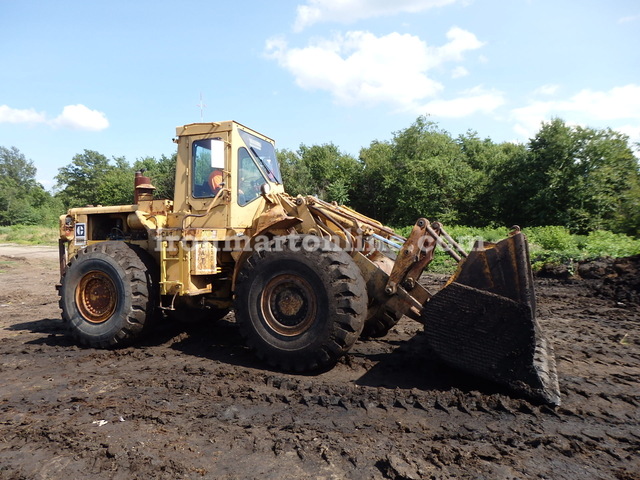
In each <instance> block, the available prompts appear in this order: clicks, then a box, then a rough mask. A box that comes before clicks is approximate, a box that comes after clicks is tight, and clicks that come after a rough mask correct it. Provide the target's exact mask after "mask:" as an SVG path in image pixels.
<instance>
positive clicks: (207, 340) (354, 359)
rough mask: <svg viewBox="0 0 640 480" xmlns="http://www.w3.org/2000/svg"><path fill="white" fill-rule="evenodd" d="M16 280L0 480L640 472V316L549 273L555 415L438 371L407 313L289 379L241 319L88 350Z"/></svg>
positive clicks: (8, 319)
mask: <svg viewBox="0 0 640 480" xmlns="http://www.w3.org/2000/svg"><path fill="white" fill-rule="evenodd" d="M9 273H10V274H11V272H9ZM50 276H51V278H52V279H53V278H54V276H55V275H53V274H51V275H50ZM45 277H46V275H45ZM5 278H6V282H7V284H10V283H11V281H12V280H13V279H12V278H10V277H5ZM19 279H21V280H20V281H21V282H22V283H21V284H20V285H22V286H21V287H20V288H21V289H22V290H21V292H22V293H21V294H20V295H21V301H23V302H24V304H20V305H10V306H8V307H3V308H4V309H5V310H0V315H2V316H1V317H0V318H1V322H2V323H1V327H2V330H1V331H2V336H1V337H0V355H1V356H2V358H3V362H2V364H1V365H0V375H1V376H2V379H3V383H2V386H0V478H3V479H4V478H7V479H14V478H25V479H31V478H62V477H64V476H66V477H70V478H80V477H82V478H96V479H102V478H105V479H106V478H109V479H111V478H116V479H118V478H122V479H125V478H126V479H129V478H166V479H170V478H171V479H175V478H194V479H195V478H198V479H199V478H267V479H268V478H273V479H276V478H277V479H281V478H358V479H359V478H376V479H377V478H388V479H400V478H405V479H406V478H408V479H412V478H438V479H440V478H487V479H489V478H491V479H493V478H531V477H533V478H554V479H564V478H566V479H573V478H584V479H591V478H605V479H625V480H628V479H634V478H635V479H637V478H640V477H639V476H638V473H637V472H639V471H640V464H639V463H638V458H639V455H638V454H639V453H640V433H638V432H640V428H639V426H640V413H639V410H640V409H639V408H638V407H639V406H640V395H639V389H638V378H640V375H639V374H640V370H639V369H640V350H639V348H638V345H639V344H640V340H639V338H638V323H640V313H639V310H638V308H636V307H635V306H633V305H628V306H626V307H625V308H620V307H617V306H616V304H615V302H613V301H610V300H608V299H606V298H601V297H594V296H593V295H592V290H590V289H589V288H587V287H586V286H585V284H584V283H582V282H580V283H578V282H575V283H572V282H568V283H567V282H560V281H557V280H546V279H544V280H538V281H537V287H538V297H539V302H538V304H539V310H540V312H539V317H540V322H541V323H542V326H543V327H544V328H545V329H546V330H547V332H548V334H549V336H550V338H551V339H552V341H553V343H554V346H555V350H556V356H557V359H558V372H559V375H560V386H561V390H562V401H563V404H562V406H561V407H559V408H556V409H551V408H549V407H546V406H543V405H537V404H534V403H532V402H530V401H528V400H527V399H525V398H518V397H514V396H512V395H509V394H507V392H504V391H503V390H501V389H500V388H499V387H496V386H493V385H489V384H487V383H485V382H480V381H477V380H475V379H472V378H468V377H465V376H464V375H461V374H457V373H456V372H453V371H451V370H449V369H447V368H444V367H442V366H439V365H438V364H437V363H435V362H434V360H433V359H432V358H430V356H429V354H428V352H427V351H425V348H424V341H423V339H422V337H421V336H420V335H417V336H416V335H415V334H416V332H418V331H419V330H420V328H421V327H420V326H419V325H418V324H415V323H411V322H410V321H408V320H407V319H403V320H402V321H401V322H400V323H399V324H398V325H397V326H396V327H394V329H392V331H391V333H390V334H389V335H388V336H387V337H385V338H384V339H381V340H378V341H370V342H359V343H357V344H356V346H355V348H354V349H353V351H352V353H351V354H350V355H349V356H348V357H346V358H345V359H344V361H342V362H341V363H339V364H338V366H337V367H336V368H335V369H333V370H331V371H329V372H325V373H321V374H319V375H315V376H298V375H288V374H284V373H280V372H276V371H270V370H267V369H265V367H264V365H262V364H260V363H259V362H257V361H256V360H255V359H254V358H253V356H252V355H251V354H250V353H249V352H248V351H247V350H246V349H245V348H244V347H243V346H242V344H241V340H240V337H239V335H238V333H237V331H236V327H235V324H234V323H233V319H232V317H229V318H228V319H226V320H224V321H223V322H221V323H220V324H219V325H216V326H215V327H213V328H211V329H208V330H195V331H192V332H190V333H186V332H181V331H180V330H179V329H177V328H176V327H175V326H171V325H168V324H165V325H162V326H161V327H160V328H159V329H158V331H157V332H156V333H155V334H154V335H153V336H152V337H151V338H148V339H147V340H145V341H144V342H142V344H141V345H139V346H137V347H130V348H126V349H121V350H105V351H98V350H91V349H83V348H78V347H77V346H75V345H73V343H72V342H71V341H69V340H68V339H67V338H66V337H65V336H64V335H63V330H62V325H61V322H60V320H59V311H58V310H57V308H55V301H54V303H51V302H50V301H49V300H48V298H49V297H48V296H49V295H51V294H50V293H47V292H45V291H40V290H37V289H34V291H32V292H29V289H28V287H27V285H28V283H29V282H28V280H27V279H24V277H23V276H20V277H19V278H18V277H16V280H19ZM43 283H46V282H43ZM53 283H55V280H53V282H51V284H53ZM53 296H54V297H55V292H53ZM54 300H55V298H54ZM25 305H26V307H25ZM625 335H626V336H625Z"/></svg>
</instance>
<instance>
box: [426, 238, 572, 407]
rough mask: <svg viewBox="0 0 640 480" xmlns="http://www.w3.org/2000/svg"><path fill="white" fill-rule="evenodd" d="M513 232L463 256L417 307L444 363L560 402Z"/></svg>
mask: <svg viewBox="0 0 640 480" xmlns="http://www.w3.org/2000/svg"><path fill="white" fill-rule="evenodd" d="M514 237H519V238H514ZM514 237H511V238H508V239H506V240H503V241H502V242H499V243H498V244H491V245H490V247H489V249H487V250H475V251H474V252H472V253H471V254H470V255H469V257H468V258H467V259H466V260H465V261H464V262H463V263H462V264H461V266H460V268H459V270H458V272H456V274H455V275H454V276H453V277H452V279H451V280H450V282H449V283H448V284H447V285H446V286H445V287H444V288H443V289H442V290H441V291H439V292H438V293H437V294H435V295H434V296H433V297H432V298H431V299H430V300H429V301H428V302H427V303H426V304H425V305H424V309H423V311H422V321H423V323H424V325H425V334H426V336H427V339H428V342H429V345H430V346H431V348H432V349H433V351H434V353H435V354H436V355H437V356H438V357H439V358H440V359H441V360H442V361H443V362H445V363H446V364H449V365H451V366H453V367H455V368H458V369H460V370H463V371H466V372H469V373H471V374H474V375H477V376H480V377H482V378H485V379H488V380H491V381H494V382H497V383H499V384H502V385H505V386H507V387H508V388H510V389H512V390H514V391H517V392H520V393H523V394H525V395H526V396H528V397H530V398H532V399H535V400H538V401H542V402H545V403H548V404H551V405H559V404H560V392H559V388H558V378H557V374H556V366H555V357H554V355H553V351H552V347H551V345H550V343H549V342H548V340H547V339H546V338H545V336H544V334H543V332H542V330H541V328H540V326H539V325H538V322H537V321H536V318H535V294H534V291H533V279H532V275H531V267H530V264H529V258H528V248H527V245H526V240H525V239H524V237H523V236H522V235H521V234H517V235H516V236H514Z"/></svg>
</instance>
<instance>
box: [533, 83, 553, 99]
mask: <svg viewBox="0 0 640 480" xmlns="http://www.w3.org/2000/svg"><path fill="white" fill-rule="evenodd" d="M559 88H560V87H559V86H558V85H542V86H541V87H538V88H536V89H535V90H534V91H533V94H534V95H546V96H547V95H554V94H555V93H556V92H557V91H558V89H559Z"/></svg>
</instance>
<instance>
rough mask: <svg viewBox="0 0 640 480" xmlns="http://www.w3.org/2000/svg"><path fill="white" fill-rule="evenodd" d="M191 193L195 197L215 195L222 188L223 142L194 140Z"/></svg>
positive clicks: (217, 140)
mask: <svg viewBox="0 0 640 480" xmlns="http://www.w3.org/2000/svg"><path fill="white" fill-rule="evenodd" d="M192 154H193V158H192V167H191V168H192V170H191V171H192V175H191V178H192V190H191V191H192V194H193V196H194V197H195V198H207V197H213V196H215V195H216V194H217V193H218V192H219V191H220V189H221V188H222V176H223V171H224V142H222V140H220V139H206V140H196V141H195V142H193V147H192Z"/></svg>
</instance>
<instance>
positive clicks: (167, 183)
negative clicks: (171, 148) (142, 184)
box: [133, 153, 178, 199]
mask: <svg viewBox="0 0 640 480" xmlns="http://www.w3.org/2000/svg"><path fill="white" fill-rule="evenodd" d="M177 159H178V154H177V153H174V154H173V155H171V156H169V157H167V156H165V155H162V156H161V157H160V158H159V159H156V158H154V157H144V158H141V159H138V160H136V161H135V163H134V164H133V169H134V170H136V171H137V170H142V169H144V170H145V173H144V174H145V175H146V176H148V177H150V178H151V182H152V184H153V186H154V187H156V191H155V192H154V197H155V198H158V199H173V194H174V191H175V181H176V162H177Z"/></svg>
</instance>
